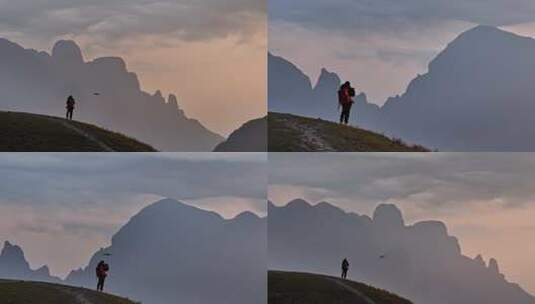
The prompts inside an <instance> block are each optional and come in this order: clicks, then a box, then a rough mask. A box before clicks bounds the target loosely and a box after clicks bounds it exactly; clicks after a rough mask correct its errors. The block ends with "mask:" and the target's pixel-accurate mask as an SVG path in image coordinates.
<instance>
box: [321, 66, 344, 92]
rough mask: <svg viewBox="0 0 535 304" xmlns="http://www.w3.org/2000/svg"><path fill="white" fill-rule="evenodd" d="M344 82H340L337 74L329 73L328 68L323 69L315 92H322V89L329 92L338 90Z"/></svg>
mask: <svg viewBox="0 0 535 304" xmlns="http://www.w3.org/2000/svg"><path fill="white" fill-rule="evenodd" d="M341 82H342V81H341V80H340V77H338V75H337V74H336V73H333V72H329V71H328V70H327V69H326V68H322V69H321V73H320V76H319V78H318V82H317V83H316V87H314V90H315V91H318V90H321V89H322V88H325V89H329V90H333V89H334V90H335V91H336V90H337V89H338V87H339V86H340V83H341Z"/></svg>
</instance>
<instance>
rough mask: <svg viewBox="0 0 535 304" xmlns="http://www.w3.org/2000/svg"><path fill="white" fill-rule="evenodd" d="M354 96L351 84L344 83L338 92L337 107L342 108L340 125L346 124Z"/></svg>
mask: <svg viewBox="0 0 535 304" xmlns="http://www.w3.org/2000/svg"><path fill="white" fill-rule="evenodd" d="M354 96H355V89H354V88H352V87H351V83H350V82H349V81H346V82H345V83H344V84H343V85H342V86H341V87H340V89H339V90H338V107H339V108H340V107H341V108H342V112H341V113H340V123H341V124H346V125H347V124H348V123H349V115H350V114H351V107H352V106H353V99H352V97H354Z"/></svg>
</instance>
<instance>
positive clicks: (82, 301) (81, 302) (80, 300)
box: [56, 287, 95, 304]
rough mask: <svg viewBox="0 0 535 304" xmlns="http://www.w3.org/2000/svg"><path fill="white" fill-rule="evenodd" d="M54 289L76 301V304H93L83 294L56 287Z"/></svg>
mask: <svg viewBox="0 0 535 304" xmlns="http://www.w3.org/2000/svg"><path fill="white" fill-rule="evenodd" d="M56 289H57V290H58V291H59V292H61V293H64V294H68V295H70V296H72V297H74V299H75V300H76V304H95V303H93V302H91V301H89V300H88V299H87V298H86V297H85V296H84V294H83V292H82V291H76V290H74V289H70V288H68V287H56Z"/></svg>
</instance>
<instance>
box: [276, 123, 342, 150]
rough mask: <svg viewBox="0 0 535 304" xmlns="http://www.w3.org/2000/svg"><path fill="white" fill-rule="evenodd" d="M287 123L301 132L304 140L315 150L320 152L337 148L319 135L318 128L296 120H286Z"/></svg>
mask: <svg viewBox="0 0 535 304" xmlns="http://www.w3.org/2000/svg"><path fill="white" fill-rule="evenodd" d="M284 122H285V124H286V125H287V126H288V127H289V128H291V129H294V130H296V131H298V132H299V133H300V134H301V137H302V140H303V142H304V143H305V144H306V145H308V146H312V147H314V151H318V152H335V151H336V150H335V149H334V148H333V147H331V145H330V144H329V143H327V142H326V141H325V140H324V139H323V138H321V136H320V135H318V133H319V132H318V130H316V129H315V128H314V127H312V126H306V125H303V124H300V123H298V122H296V121H291V120H285V121H284Z"/></svg>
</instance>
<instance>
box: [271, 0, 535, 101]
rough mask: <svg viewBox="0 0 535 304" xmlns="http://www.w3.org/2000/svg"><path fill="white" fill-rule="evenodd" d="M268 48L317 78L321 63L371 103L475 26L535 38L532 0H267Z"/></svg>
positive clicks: (403, 84) (399, 89) (397, 89)
mask: <svg viewBox="0 0 535 304" xmlns="http://www.w3.org/2000/svg"><path fill="white" fill-rule="evenodd" d="M268 14H269V34H268V36H269V50H270V51H271V52H273V53H274V54H275V55H279V56H282V57H285V58H286V59H289V60H290V61H292V62H293V63H294V64H296V65H297V66H299V67H300V68H301V69H302V70H303V71H304V72H305V73H306V74H307V75H309V76H310V77H311V80H312V82H313V83H315V82H316V81H317V77H318V76H319V73H320V70H321V68H322V67H325V68H327V69H328V70H330V71H335V72H337V73H338V74H339V76H340V77H341V78H342V79H344V80H350V81H351V82H352V83H353V84H355V85H356V88H357V89H358V90H359V91H364V92H366V93H367V94H368V98H369V100H370V101H371V102H374V103H377V104H383V103H384V102H385V101H386V99H387V98H388V97H390V96H395V95H398V94H402V93H404V91H405V89H406V88H407V85H408V83H409V82H410V81H411V80H412V79H413V78H415V77H416V75H417V74H423V73H425V72H426V71H427V65H428V63H429V62H430V61H431V60H432V59H433V58H434V57H435V56H436V55H437V54H438V53H439V52H440V51H441V50H443V49H444V48H445V47H446V46H447V44H448V43H449V42H451V41H452V40H453V39H454V38H455V37H457V36H458V35H459V34H461V33H462V32H463V31H465V30H468V29H470V28H472V27H474V26H476V25H478V24H485V25H494V26H499V27H501V28H503V29H505V30H509V31H513V32H515V33H518V34H522V35H527V36H532V37H535V2H534V1H531V0H508V1H504V0H485V1H482V0H433V1H430V0H408V1H391V0H375V1H367V0H357V1H347V0H331V1H322V0H294V1H285V0H272V1H270V2H269V7H268Z"/></svg>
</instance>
